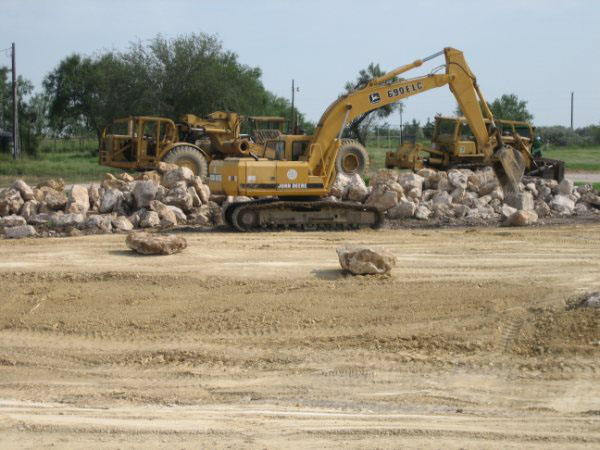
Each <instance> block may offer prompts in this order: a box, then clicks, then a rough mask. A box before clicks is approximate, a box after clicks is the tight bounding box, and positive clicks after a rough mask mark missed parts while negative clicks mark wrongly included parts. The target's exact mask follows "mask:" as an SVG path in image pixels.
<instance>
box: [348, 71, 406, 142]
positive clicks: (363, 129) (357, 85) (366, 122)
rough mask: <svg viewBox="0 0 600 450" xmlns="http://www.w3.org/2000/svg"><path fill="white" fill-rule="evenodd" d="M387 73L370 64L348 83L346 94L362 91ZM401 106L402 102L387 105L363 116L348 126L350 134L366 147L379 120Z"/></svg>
mask: <svg viewBox="0 0 600 450" xmlns="http://www.w3.org/2000/svg"><path fill="white" fill-rule="evenodd" d="M385 73H386V72H385V71H383V70H381V68H380V67H379V64H374V63H371V64H369V66H368V67H367V68H366V69H361V71H360V72H359V73H358V77H357V78H356V81H354V82H351V81H349V82H347V83H346V86H345V89H346V94H349V93H350V92H352V91H355V90H357V89H361V88H362V87H364V86H365V85H366V84H367V83H368V82H369V81H371V80H372V79H374V78H377V77H380V76H382V75H385ZM397 80H398V79H397V78H394V79H392V80H390V81H389V82H393V81H397ZM399 104H401V102H396V103H392V104H389V105H385V106H382V107H381V108H378V109H374V110H372V111H369V112H366V113H364V114H361V115H360V116H358V117H357V118H356V119H354V120H353V121H352V122H351V123H350V124H349V125H348V132H349V134H350V136H351V137H353V138H354V139H356V140H358V141H359V142H360V143H361V144H362V145H365V143H366V140H367V134H368V133H369V131H371V129H372V128H373V126H374V125H375V123H376V122H377V120H379V119H383V118H386V117H388V116H389V115H390V114H392V113H393V112H394V110H395V109H396V108H397V107H398V105H399Z"/></svg>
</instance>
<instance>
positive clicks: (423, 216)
mask: <svg viewBox="0 0 600 450" xmlns="http://www.w3.org/2000/svg"><path fill="white" fill-rule="evenodd" d="M430 215H431V210H430V209H429V208H428V207H427V206H425V205H419V206H418V207H417V209H416V210H415V218H417V219H419V220H427V219H429V216H430Z"/></svg>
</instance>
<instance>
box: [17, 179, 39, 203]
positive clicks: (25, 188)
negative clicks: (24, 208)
mask: <svg viewBox="0 0 600 450" xmlns="http://www.w3.org/2000/svg"><path fill="white" fill-rule="evenodd" d="M12 187H13V188H14V189H16V190H17V191H19V193H20V194H21V197H22V198H23V200H25V201H28V200H33V198H34V197H33V189H31V187H29V185H28V184H27V183H25V182H24V181H23V180H15V182H14V183H13V185H12Z"/></svg>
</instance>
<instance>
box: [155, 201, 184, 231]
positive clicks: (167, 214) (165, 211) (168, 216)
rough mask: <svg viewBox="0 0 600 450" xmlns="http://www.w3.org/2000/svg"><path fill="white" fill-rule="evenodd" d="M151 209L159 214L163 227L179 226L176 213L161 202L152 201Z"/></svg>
mask: <svg viewBox="0 0 600 450" xmlns="http://www.w3.org/2000/svg"><path fill="white" fill-rule="evenodd" d="M150 208H151V209H152V210H153V211H156V212H157V213H158V217H159V218H160V225H161V226H163V227H171V226H174V225H177V216H176V215H175V212H174V211H173V210H172V209H170V208H169V207H168V206H167V205H165V204H164V203H162V202H159V201H158V200H152V201H151V202H150Z"/></svg>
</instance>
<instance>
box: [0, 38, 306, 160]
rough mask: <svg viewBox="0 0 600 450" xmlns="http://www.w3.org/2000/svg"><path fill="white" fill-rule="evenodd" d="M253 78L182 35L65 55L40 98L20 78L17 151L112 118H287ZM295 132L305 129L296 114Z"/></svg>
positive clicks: (6, 119)
mask: <svg viewBox="0 0 600 450" xmlns="http://www.w3.org/2000/svg"><path fill="white" fill-rule="evenodd" d="M8 75H9V74H8V69H7V68H2V69H1V71H0V90H1V94H2V104H1V111H0V120H1V122H0V128H2V129H4V130H10V121H11V117H12V112H11V103H10V89H11V83H10V82H9V81H8ZM261 75H262V73H261V70H260V68H258V67H251V66H248V65H244V64H242V63H240V62H239V60H238V57H237V55H236V54H235V53H233V52H231V51H228V50H226V49H224V48H223V45H222V43H221V42H220V41H219V39H218V38H217V37H216V36H211V35H207V34H203V33H200V34H188V35H183V36H179V37H177V38H174V39H166V38H164V37H162V36H161V35H158V36H156V37H155V38H154V39H152V40H150V41H149V42H144V43H143V42H137V43H133V44H131V45H130V46H129V48H127V49H126V50H125V51H114V50H113V51H104V52H100V53H98V54H95V55H92V56H85V55H80V54H77V53H75V54H72V55H70V56H67V57H66V58H64V59H63V60H61V61H60V62H59V63H58V65H57V66H56V67H55V68H54V69H53V70H52V71H51V72H50V73H49V74H47V76H46V77H45V78H44V81H43V90H42V92H41V93H37V94H35V95H31V94H32V85H31V83H30V82H29V81H27V80H24V79H22V78H20V79H19V81H18V87H19V98H20V103H19V117H20V122H21V126H22V130H21V135H22V144H23V149H24V150H25V151H26V152H28V153H34V152H35V150H36V148H37V143H38V142H39V140H40V138H41V137H43V136H48V135H49V136H61V137H64V136H81V135H86V134H87V135H89V134H94V135H95V136H96V137H97V138H98V140H100V136H101V132H102V129H103V128H104V126H106V125H107V124H109V123H110V122H111V121H112V120H113V119H115V118H117V117H125V116H130V115H147V116H161V117H169V118H171V119H173V120H178V119H179V118H180V117H181V116H182V115H183V114H187V113H192V114H196V115H199V116H202V115H205V114H208V113H211V112H213V111H218V110H224V111H235V112H238V113H241V114H245V115H268V116H283V117H288V116H289V115H290V109H291V105H290V102H289V101H288V99H286V98H283V97H279V96H277V95H275V94H273V93H272V92H270V91H268V90H267V89H266V88H265V87H264V86H263V84H262V81H261ZM297 120H298V124H299V125H300V126H301V127H303V128H310V124H309V123H307V122H306V120H305V118H304V115H303V114H302V113H297Z"/></svg>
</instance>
